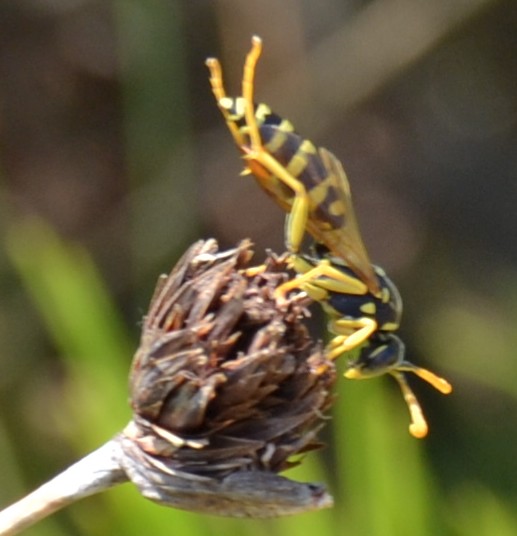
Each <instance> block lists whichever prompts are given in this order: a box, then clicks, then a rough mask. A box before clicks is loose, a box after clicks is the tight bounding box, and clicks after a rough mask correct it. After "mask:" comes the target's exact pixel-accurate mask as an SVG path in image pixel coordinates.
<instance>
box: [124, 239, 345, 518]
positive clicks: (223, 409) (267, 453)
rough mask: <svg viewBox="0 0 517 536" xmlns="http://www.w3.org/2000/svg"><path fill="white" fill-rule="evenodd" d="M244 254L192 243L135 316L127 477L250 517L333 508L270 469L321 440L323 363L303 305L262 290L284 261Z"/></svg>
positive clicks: (182, 502) (194, 506)
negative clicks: (139, 322)
mask: <svg viewBox="0 0 517 536" xmlns="http://www.w3.org/2000/svg"><path fill="white" fill-rule="evenodd" d="M251 257H252V251H251V249H250V243H249V242H248V241H244V242H242V243H241V244H240V245H239V246H238V247H237V248H235V249H232V250H230V251H226V252H218V248H217V243H216V242H215V241H213V240H208V241H206V242H198V243H196V244H195V245H193V246H192V247H191V248H190V249H189V250H188V251H187V253H186V254H185V255H184V256H183V258H182V259H181V260H180V261H179V263H178V264H177V266H176V267H175V268H174V270H173V271H172V272H171V274H170V275H169V276H163V277H162V278H160V280H159V282H158V285H157V288H156V290H155V293H154V296H153V298H152V301H151V305H150V308H149V312H148V314H147V315H146V317H145V318H144V325H143V332H142V339H141V344H140V347H139V349H138V351H137V353H136V356H135V359H134V362H133V367H132V372H131V378H130V387H131V404H132V408H133V411H134V417H133V420H132V421H131V423H130V424H129V425H128V426H127V427H126V429H125V431H124V434H123V436H122V446H123V449H124V453H125V456H124V459H125V461H124V470H125V471H126V473H127V475H128V476H129V478H130V479H131V480H132V481H133V482H134V483H135V484H136V485H137V486H138V487H139V488H140V490H141V492H142V493H143V494H144V495H145V496H146V497H148V498H150V499H152V500H155V501H157V502H160V503H165V504H169V505H171V506H175V507H179V508H185V509H189V510H196V511H203V512H209V513H214V514H221V515H230V516H254V517H269V516H275V515H285V514H291V513H297V512H300V511H305V510H311V509H317V508H322V507H325V506H330V505H331V504H332V499H331V497H330V496H329V495H328V494H327V493H326V492H325V490H324V488H323V487H321V486H317V485H312V484H305V483H299V482H294V481H291V480H288V479H286V478H284V477H280V476H278V474H277V473H278V472H280V471H282V470H284V469H287V468H289V467H291V466H293V465H295V464H297V463H298V462H297V461H296V460H293V456H294V455H298V454H301V453H304V452H307V451H309V450H312V449H314V448H317V447H319V446H320V443H319V442H318V440H317V438H316V435H317V432H318V431H319V429H320V428H321V426H322V425H323V423H324V420H325V417H324V413H325V411H326V410H327V409H328V408H329V406H330V404H331V403H332V395H331V394H330V388H331V386H332V384H333V382H334V379H335V370H334V365H333V363H332V362H330V361H329V360H328V359H327V358H326V357H325V355H324V354H323V352H322V350H321V348H320V347H319V346H318V345H314V344H313V342H312V341H311V339H310V338H309V336H308V334H307V330H306V328H305V326H304V325H303V323H302V320H303V317H304V315H305V313H306V311H305V306H306V304H307V303H306V301H305V302H304V300H303V299H300V298H299V297H298V298H296V297H292V298H288V299H287V301H286V302H285V303H282V304H280V303H277V302H276V300H275V298H274V296H273V292H274V289H275V288H276V287H277V286H278V285H279V284H281V283H283V282H284V281H285V280H286V278H287V275H286V274H285V272H284V269H285V262H284V260H283V259H278V258H275V257H273V256H270V257H269V258H268V260H267V261H266V264H265V265H264V266H262V267H259V268H249V266H248V263H249V261H250V259H251Z"/></svg>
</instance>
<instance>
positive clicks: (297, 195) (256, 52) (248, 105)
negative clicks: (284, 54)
mask: <svg viewBox="0 0 517 536" xmlns="http://www.w3.org/2000/svg"><path fill="white" fill-rule="evenodd" d="M261 52H262V41H261V39H260V38H259V37H257V36H253V38H252V40H251V50H250V52H249V53H248V55H247V57H246V62H245V64H244V74H243V77H242V97H243V99H244V117H245V120H246V126H247V127H248V131H247V133H248V135H249V138H250V147H249V148H248V149H246V148H244V150H245V153H246V156H245V158H247V159H249V160H255V161H256V162H258V163H259V164H261V165H262V166H263V167H264V168H265V169H266V170H267V171H269V172H270V173H271V174H272V175H274V176H275V177H276V178H277V179H278V180H280V181H282V182H283V183H284V184H285V185H286V186H288V187H289V188H290V189H291V190H292V191H293V193H294V200H293V206H292V208H291V212H290V214H289V215H288V217H287V218H288V219H287V231H286V242H287V249H288V250H289V251H291V252H298V251H299V249H300V245H301V242H302V239H303V235H304V234H305V227H306V225H307V220H308V217H309V195H308V194H307V190H306V189H305V186H304V185H303V184H302V183H301V182H300V181H299V180H298V179H297V178H296V177H293V175H291V174H290V173H289V172H288V171H287V170H286V169H285V167H284V166H283V165H282V164H280V162H278V160H276V158H274V157H273V156H271V155H270V154H269V153H268V152H267V150H266V149H265V148H264V146H263V145H262V140H261V138H260V131H259V127H258V124H257V118H256V116H255V106H254V97H253V88H254V79H255V70H256V66H257V62H258V59H259V58H260V54H261Z"/></svg>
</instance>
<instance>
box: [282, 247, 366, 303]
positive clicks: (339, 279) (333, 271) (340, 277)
mask: <svg viewBox="0 0 517 536" xmlns="http://www.w3.org/2000/svg"><path fill="white" fill-rule="evenodd" d="M290 263H291V265H292V266H293V268H294V269H295V270H296V271H297V272H298V273H300V275H298V276H297V277H295V278H294V279H291V280H290V281H287V282H286V283H284V284H283V285H280V286H279V287H278V288H277V289H276V290H275V294H276V296H277V298H285V295H286V294H287V293H288V292H290V291H291V290H294V289H301V290H307V288H308V287H309V286H310V287H311V288H319V289H322V290H324V291H330V292H339V293H342V294H355V295H363V294H366V293H367V292H368V287H367V286H366V285H365V284H364V283H363V282H362V281H360V280H359V279H357V278H356V277H351V276H349V275H347V274H345V273H344V272H342V271H341V270H339V269H338V268H334V267H333V266H332V265H331V264H330V262H329V261H328V260H322V261H319V263H318V264H317V265H316V266H313V265H312V264H310V263H308V262H307V261H305V260H304V259H303V258H302V257H299V256H297V255H293V256H292V258H291V261H290ZM307 293H308V294H309V292H307Z"/></svg>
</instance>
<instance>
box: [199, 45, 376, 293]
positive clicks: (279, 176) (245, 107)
mask: <svg viewBox="0 0 517 536" xmlns="http://www.w3.org/2000/svg"><path fill="white" fill-rule="evenodd" d="M261 51H262V42H261V40H260V38H258V37H253V39H252V48H251V50H250V52H249V53H248V55H247V57H246V61H245V64H244V74H243V78H242V96H240V97H236V98H231V97H228V96H227V95H226V91H225V89H224V84H223V77H222V68H221V65H220V63H219V61H218V60H217V59H215V58H209V59H207V61H206V64H207V66H208V68H209V70H210V83H211V86H212V91H213V93H214V95H215V98H216V101H217V104H218V106H219V109H220V110H221V113H222V114H223V117H224V119H225V121H226V124H227V125H228V128H229V130H230V132H231V134H232V136H233V138H234V140H235V143H236V144H237V146H238V147H239V149H240V150H241V151H242V153H243V156H244V159H245V161H246V171H247V172H251V173H252V174H253V175H254V176H255V178H256V179H257V181H258V183H259V184H260V186H261V187H262V188H263V189H264V190H265V191H266V192H267V193H268V194H269V195H270V196H271V197H272V198H273V199H274V200H275V201H276V202H277V203H278V204H279V205H280V206H281V207H282V209H283V210H285V211H286V212H287V213H288V216H287V224H286V245H287V248H288V250H289V251H290V252H291V253H295V254H296V253H298V252H299V250H300V247H301V243H302V240H303V237H304V234H305V232H309V233H310V234H311V235H312V236H313V238H314V239H315V240H316V241H317V242H320V243H322V244H324V245H325V246H326V247H327V248H328V249H329V250H330V251H331V252H332V253H333V254H334V255H335V256H337V257H339V258H342V259H344V260H345V261H346V262H347V264H348V265H349V266H350V268H351V269H352V271H353V272H354V273H355V274H356V275H357V276H358V277H359V278H360V279H361V280H362V281H363V282H364V283H365V284H366V285H367V287H368V289H369V291H370V292H372V293H374V294H377V293H378V291H379V285H378V281H377V277H376V275H375V273H374V271H373V269H372V265H371V263H370V260H369V258H368V254H367V252H366V248H365V247H364V245H363V242H362V239H361V235H360V233H359V228H358V225H357V222H356V219H355V215H354V213H353V208H352V200H351V196H350V188H349V185H348V180H347V178H346V174H345V172H344V170H343V167H342V165H341V163H340V162H339V160H338V159H337V158H336V157H335V156H334V155H333V154H332V153H331V152H330V151H327V150H326V149H323V148H316V147H315V146H314V144H313V143H312V142H310V141H309V140H305V139H303V138H302V137H301V136H300V135H298V134H297V133H296V132H295V131H294V129H293V126H292V124H291V123H290V122H289V121H286V120H284V119H282V118H281V117H280V116H278V115H277V114H275V113H273V112H272V111H271V109H270V108H269V107H268V106H266V105H264V104H259V105H255V104H254V99H253V93H254V77H255V68H256V64H257V61H258V59H259V57H260V54H261ZM343 285H345V287H346V282H345V281H343Z"/></svg>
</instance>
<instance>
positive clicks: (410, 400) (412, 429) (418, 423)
mask: <svg viewBox="0 0 517 536" xmlns="http://www.w3.org/2000/svg"><path fill="white" fill-rule="evenodd" d="M390 374H391V375H392V376H393V377H394V378H395V379H396V380H397V382H398V384H399V386H400V390H401V391H402V396H403V397H404V400H405V401H406V404H407V407H408V409H409V415H410V417H411V424H410V425H409V433H410V434H411V435H412V436H413V437H416V438H417V439H422V438H423V437H425V436H426V435H427V432H428V430H429V428H428V426H427V421H426V420H425V417H424V414H423V412H422V408H421V406H420V403H419V402H418V400H417V398H416V396H415V394H414V393H413V391H412V390H411V387H409V385H408V383H407V381H406V378H405V376H404V375H403V374H402V373H401V372H391V373H390Z"/></svg>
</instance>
